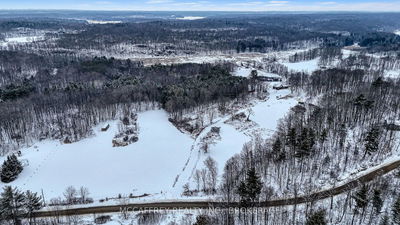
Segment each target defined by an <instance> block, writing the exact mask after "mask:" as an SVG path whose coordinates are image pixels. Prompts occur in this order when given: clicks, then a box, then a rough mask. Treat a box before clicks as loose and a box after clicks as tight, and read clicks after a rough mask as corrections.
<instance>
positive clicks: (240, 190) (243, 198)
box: [237, 181, 249, 206]
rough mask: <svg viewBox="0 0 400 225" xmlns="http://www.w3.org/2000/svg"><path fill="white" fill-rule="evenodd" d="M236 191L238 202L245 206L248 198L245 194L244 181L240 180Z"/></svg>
mask: <svg viewBox="0 0 400 225" xmlns="http://www.w3.org/2000/svg"><path fill="white" fill-rule="evenodd" d="M237 192H238V194H239V196H240V203H241V204H242V206H245V205H246V203H247V202H248V201H249V199H248V196H247V187H246V183H245V182H244V181H242V182H240V184H239V187H238V190H237Z"/></svg>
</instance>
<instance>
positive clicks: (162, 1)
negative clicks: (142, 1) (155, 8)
mask: <svg viewBox="0 0 400 225" xmlns="http://www.w3.org/2000/svg"><path fill="white" fill-rule="evenodd" d="M171 2H173V1H172V0H149V1H147V2H146V3H147V4H165V3H171Z"/></svg>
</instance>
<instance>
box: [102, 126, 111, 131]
mask: <svg viewBox="0 0 400 225" xmlns="http://www.w3.org/2000/svg"><path fill="white" fill-rule="evenodd" d="M108 128H110V124H107V126H105V127H102V128H101V131H103V132H105V131H107V130H108Z"/></svg>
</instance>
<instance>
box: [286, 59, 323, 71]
mask: <svg viewBox="0 0 400 225" xmlns="http://www.w3.org/2000/svg"><path fill="white" fill-rule="evenodd" d="M318 62H319V58H316V59H313V60H308V61H302V62H295V63H289V62H283V63H282V64H283V65H285V66H286V67H287V68H288V69H289V70H292V71H295V72H306V73H312V72H314V71H316V70H318V69H319V66H318Z"/></svg>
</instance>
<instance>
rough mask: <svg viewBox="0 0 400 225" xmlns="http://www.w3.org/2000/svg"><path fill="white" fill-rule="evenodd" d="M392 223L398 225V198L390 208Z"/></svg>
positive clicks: (399, 222)
mask: <svg viewBox="0 0 400 225" xmlns="http://www.w3.org/2000/svg"><path fill="white" fill-rule="evenodd" d="M392 215H393V223H394V224H397V225H400V197H397V199H396V201H395V202H394V204H393V206H392Z"/></svg>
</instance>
